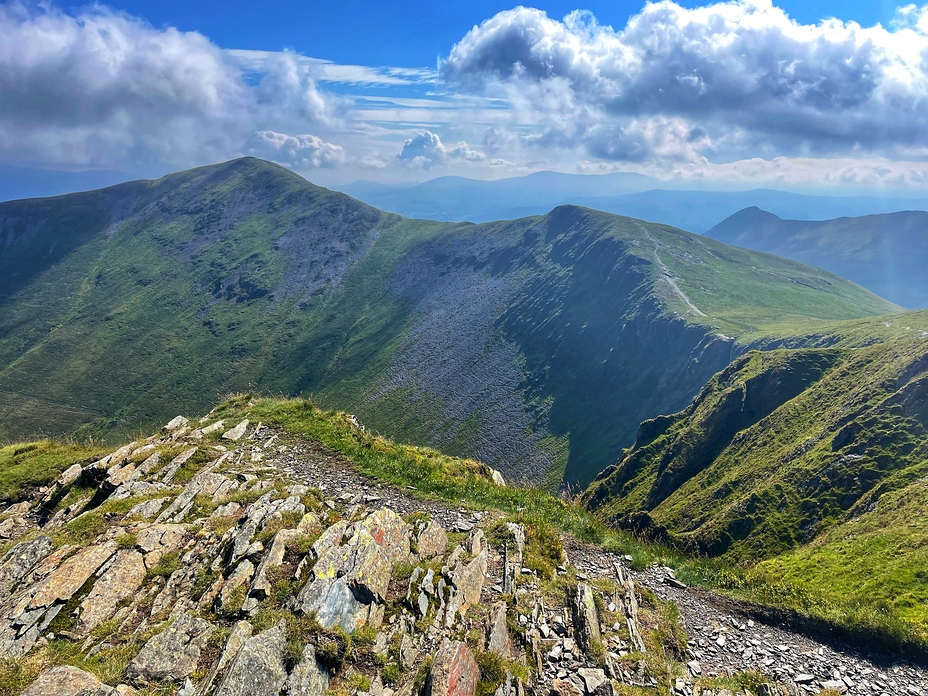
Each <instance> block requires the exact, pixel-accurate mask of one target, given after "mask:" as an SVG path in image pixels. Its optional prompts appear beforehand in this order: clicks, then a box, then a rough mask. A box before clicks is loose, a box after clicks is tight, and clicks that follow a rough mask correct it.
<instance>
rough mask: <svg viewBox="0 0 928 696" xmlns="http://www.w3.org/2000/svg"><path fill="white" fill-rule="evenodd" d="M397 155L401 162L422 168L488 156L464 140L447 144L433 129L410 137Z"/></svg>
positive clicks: (476, 160)
mask: <svg viewBox="0 0 928 696" xmlns="http://www.w3.org/2000/svg"><path fill="white" fill-rule="evenodd" d="M396 157H397V159H398V160H400V161H401V162H405V163H407V164H408V165H410V166H412V167H417V168H421V169H429V168H431V167H432V166H434V165H438V164H444V163H445V162H446V161H448V160H463V161H466V162H482V161H484V160H485V159H486V158H487V156H486V155H485V154H484V153H483V152H481V151H480V150H475V149H474V148H472V147H471V146H470V145H468V144H467V143H466V142H464V141H461V142H459V143H456V144H454V145H450V146H448V145H445V144H444V143H442V141H441V138H439V137H438V136H437V135H436V134H435V133H433V132H431V131H420V132H419V133H418V134H417V135H416V136H415V137H413V138H410V139H408V140H407V141H406V142H405V143H404V144H403V149H402V151H401V152H400V154H398V155H397V156H396Z"/></svg>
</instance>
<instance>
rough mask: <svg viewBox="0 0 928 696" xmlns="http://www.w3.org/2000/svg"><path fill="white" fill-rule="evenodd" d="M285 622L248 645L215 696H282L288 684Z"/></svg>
mask: <svg viewBox="0 0 928 696" xmlns="http://www.w3.org/2000/svg"><path fill="white" fill-rule="evenodd" d="M286 630H287V625H286V623H285V622H284V621H281V622H280V623H278V624H277V625H276V626H274V628H271V629H268V630H267V631H265V632H264V633H259V634H258V635H256V636H254V637H252V638H249V639H248V640H247V641H245V644H244V645H243V646H242V648H241V650H240V651H239V652H238V654H237V655H236V656H235V657H234V658H233V660H232V662H231V664H230V665H229V668H228V669H227V670H226V674H225V676H224V677H223V679H222V681H221V682H220V684H219V687H218V688H217V689H216V694H215V696H278V695H279V694H280V691H281V689H283V687H284V684H286V682H287V669H286V667H285V666H284V660H283V652H284V646H285V644H286V642H287V635H286Z"/></svg>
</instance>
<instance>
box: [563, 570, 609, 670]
mask: <svg viewBox="0 0 928 696" xmlns="http://www.w3.org/2000/svg"><path fill="white" fill-rule="evenodd" d="M567 592H568V597H567V600H568V603H569V604H570V614H571V618H572V619H573V624H574V640H576V641H577V646H578V647H579V648H580V649H581V650H582V651H583V652H584V654H586V655H589V654H590V651H591V649H592V648H593V645H595V644H599V645H600V646H601V645H602V635H601V634H600V631H599V614H598V612H597V611H596V602H595V601H594V600H593V591H592V590H591V589H590V586H589V585H587V584H586V583H579V584H578V585H577V586H576V587H575V588H574V589H573V591H571V589H570V588H568V591H567Z"/></svg>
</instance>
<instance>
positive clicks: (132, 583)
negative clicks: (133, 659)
mask: <svg viewBox="0 0 928 696" xmlns="http://www.w3.org/2000/svg"><path fill="white" fill-rule="evenodd" d="M144 580H145V561H144V560H143V559H142V554H140V553H139V552H138V551H133V550H124V551H119V552H117V553H116V555H115V556H114V558H113V561H112V562H111V563H110V564H109V565H107V566H106V568H105V569H104V571H103V573H102V574H101V577H100V578H99V579H98V580H97V581H96V582H95V583H94V586H93V589H92V590H91V591H90V593H89V594H88V595H87V597H85V598H84V601H83V602H81V605H80V616H79V618H78V620H77V624H76V625H75V627H74V630H75V633H77V634H78V635H82V636H83V635H87V634H88V633H90V632H91V631H92V630H93V629H95V628H96V627H97V626H99V625H100V624H101V623H103V622H104V621H106V620H107V619H108V618H110V617H111V616H112V615H113V614H114V613H115V611H116V605H117V603H118V602H119V601H120V600H122V599H125V598H126V597H129V596H131V595H132V594H134V593H135V591H136V590H137V589H138V588H139V587H141V585H142V581H144Z"/></svg>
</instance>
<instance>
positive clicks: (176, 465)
mask: <svg viewBox="0 0 928 696" xmlns="http://www.w3.org/2000/svg"><path fill="white" fill-rule="evenodd" d="M198 449H199V448H198V447H191V448H189V449H186V450H184V451H183V452H181V453H180V454H178V455H177V456H176V457H174V459H172V460H171V461H170V463H169V464H168V465H167V466H166V467H164V472H163V473H162V474H161V482H162V483H170V482H171V480H172V479H173V478H174V474H176V473H177V471H178V470H179V469H180V468H181V467H182V466H183V465H184V464H186V463H187V462H188V461H190V458H191V457H192V456H193V455H195V454H196V453H197V450H198Z"/></svg>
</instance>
